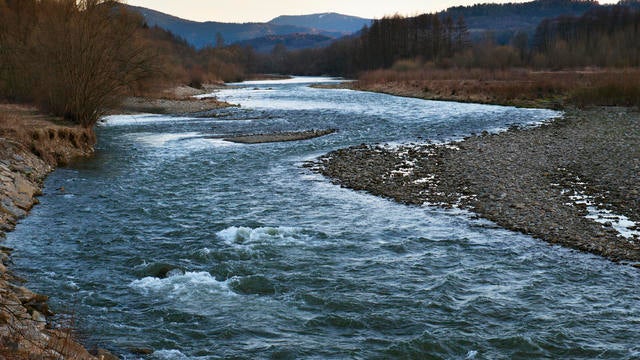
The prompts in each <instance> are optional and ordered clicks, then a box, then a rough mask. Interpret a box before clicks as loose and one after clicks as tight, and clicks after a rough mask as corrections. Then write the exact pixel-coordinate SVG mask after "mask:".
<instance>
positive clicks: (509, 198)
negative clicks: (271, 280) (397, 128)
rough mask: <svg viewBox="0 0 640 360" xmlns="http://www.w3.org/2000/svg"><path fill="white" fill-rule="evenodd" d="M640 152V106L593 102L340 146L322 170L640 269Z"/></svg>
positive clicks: (352, 184) (359, 186) (339, 179)
mask: <svg viewBox="0 0 640 360" xmlns="http://www.w3.org/2000/svg"><path fill="white" fill-rule="evenodd" d="M638 149H640V114H639V113H638V112H636V111H633V110H630V109H627V108H594V109H591V110H568V111H567V112H566V114H565V116H564V117H563V118H561V119H556V120H554V121H552V122H550V123H547V124H544V125H542V126H539V127H536V128H532V129H517V128H512V129H510V130H509V131H506V132H502V133H499V134H494V135H489V134H487V133H484V134H481V135H477V136H472V137H469V138H467V139H465V140H464V141H461V142H458V143H454V144H450V145H436V144H418V145H412V146H400V147H384V146H358V147H352V148H348V149H343V150H338V151H334V152H332V153H329V154H327V155H326V156H323V157H321V158H320V159H319V162H318V163H317V164H316V168H317V171H319V172H321V173H322V174H324V175H325V176H328V177H330V178H332V179H333V180H334V181H335V182H336V183H338V184H340V185H342V186H345V187H348V188H352V189H356V190H364V191H367V192H370V193H372V194H375V195H379V196H384V197H387V198H390V199H393V200H396V201H399V202H402V203H407V204H413V205H420V204H424V203H432V204H440V205H445V206H458V207H461V208H464V209H468V210H471V211H473V212H475V213H476V214H478V215H480V216H482V217H484V218H487V219H489V220H491V221H493V222H495V223H497V224H498V225H500V226H502V227H505V228H508V229H511V230H514V231H518V232H522V233H525V234H529V235H532V236H534V237H536V238H539V239H542V240H544V241H547V242H549V243H552V244H559V245H563V246H567V247H570V248H574V249H578V250H581V251H586V252H590V253H594V254H598V255H601V256H604V257H606V258H609V259H611V260H613V261H624V262H629V263H631V264H633V265H636V266H637V265H638V263H639V262H640V239H639V238H638V234H639V233H638V231H637V230H638V227H637V225H635V224H637V223H638V222H640V211H639V209H640V195H639V194H640V178H639V177H640V171H639V170H640V153H639V152H638ZM613 214H619V215H620V216H624V217H620V216H617V217H616V216H614V215H613ZM621 219H622V220H623V221H620V220H621ZM619 223H624V224H625V225H624V226H619ZM621 232H622V233H621Z"/></svg>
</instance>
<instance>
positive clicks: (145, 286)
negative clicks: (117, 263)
mask: <svg viewBox="0 0 640 360" xmlns="http://www.w3.org/2000/svg"><path fill="white" fill-rule="evenodd" d="M130 286H131V287H132V288H133V289H135V290H137V291H139V292H140V293H142V294H143V295H148V296H155V295H162V296H166V297H167V298H169V299H172V300H179V301H181V302H182V301H184V302H185V303H190V302H192V301H193V300H194V299H203V298H208V297H211V296H214V297H215V296H221V295H222V296H228V295H233V294H234V293H233V292H232V291H231V290H230V289H229V285H228V283H227V281H217V280H216V279H215V278H214V277H213V276H211V274H209V273H208V272H204V271H200V272H186V273H184V274H176V275H173V276H169V277H167V278H164V279H160V278H157V277H145V278H142V279H139V280H134V281H132V282H131V284H130Z"/></svg>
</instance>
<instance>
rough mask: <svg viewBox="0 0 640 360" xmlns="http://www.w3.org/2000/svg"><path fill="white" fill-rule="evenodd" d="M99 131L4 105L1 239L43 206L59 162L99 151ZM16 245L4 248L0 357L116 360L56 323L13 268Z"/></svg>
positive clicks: (0, 253) (0, 114) (0, 110)
mask: <svg viewBox="0 0 640 360" xmlns="http://www.w3.org/2000/svg"><path fill="white" fill-rule="evenodd" d="M94 143H95V134H94V133H93V130H91V129H86V128H82V127H78V126H71V125H70V124H67V123H65V122H64V121H62V120H57V119H51V118H49V117H47V116H44V115H41V114H39V113H38V112H37V110H36V109H35V108H33V107H30V106H26V105H16V104H0V210H1V211H0V237H1V238H5V237H6V233H7V232H10V231H12V230H13V229H14V228H15V226H16V225H17V223H18V222H19V221H20V220H21V219H23V218H24V217H26V216H27V215H28V213H29V211H30V210H31V208H32V207H33V206H34V205H36V204H38V199H37V196H39V195H41V194H42V188H43V184H44V180H45V178H46V177H47V175H48V174H49V173H50V172H52V171H53V170H55V168H56V167H57V166H61V165H66V164H68V163H69V162H70V161H72V160H73V159H75V158H79V157H87V156H90V155H91V154H93V145H94ZM12 251H13V249H10V248H7V247H3V246H0V355H2V356H6V357H8V358H9V359H13V358H39V359H59V358H73V359H81V360H84V359H98V358H103V359H112V358H115V357H114V356H112V355H111V354H109V353H108V352H105V351H104V350H97V352H96V356H94V355H91V354H90V353H89V352H88V351H87V349H86V348H84V347H83V346H82V345H81V344H79V343H78V342H77V341H76V340H75V339H74V336H73V330H74V329H72V328H71V329H67V328H59V329H56V328H54V327H53V326H52V324H51V322H50V319H49V317H50V316H52V315H54V314H53V313H52V312H51V311H50V310H49V307H48V304H47V300H48V297H47V296H46V295H41V294H36V293H34V292H32V291H31V290H29V289H27V288H26V287H25V286H24V283H25V282H27V280H25V279H21V278H19V277H17V276H16V275H14V274H13V272H12V271H11V270H10V269H8V267H9V268H10V262H11V258H10V255H11V252H12Z"/></svg>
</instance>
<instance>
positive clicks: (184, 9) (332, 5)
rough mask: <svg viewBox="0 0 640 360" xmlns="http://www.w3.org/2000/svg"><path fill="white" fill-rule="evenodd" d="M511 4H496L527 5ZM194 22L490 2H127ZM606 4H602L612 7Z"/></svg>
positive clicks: (372, 13) (406, 11)
mask: <svg viewBox="0 0 640 360" xmlns="http://www.w3.org/2000/svg"><path fill="white" fill-rule="evenodd" d="M526 1H530V0H510V1H495V2H526ZM124 2H126V3H128V4H129V5H136V6H142V7H146V8H150V9H154V10H158V11H161V12H164V13H167V14H171V15H174V16H177V17H181V18H183V19H189V20H195V21H221V22H266V21H269V20H271V19H273V18H274V17H276V16H279V15H306V14H315V13H323V12H337V13H341V14H347V15H355V16H360V17H364V18H372V19H373V18H378V19H379V18H381V17H383V16H385V15H393V14H395V13H398V14H400V15H417V14H423V13H432V12H435V11H440V10H444V9H446V8H448V7H451V6H458V5H473V4H477V3H485V2H492V1H491V0H272V1H269V0H232V1H231V0H124ZM613 2H617V0H605V1H600V3H613Z"/></svg>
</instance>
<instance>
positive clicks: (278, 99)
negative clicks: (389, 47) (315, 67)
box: [6, 78, 640, 359]
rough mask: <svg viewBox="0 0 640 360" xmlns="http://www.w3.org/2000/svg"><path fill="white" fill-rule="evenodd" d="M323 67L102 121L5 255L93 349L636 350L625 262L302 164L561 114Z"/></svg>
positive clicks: (635, 315)
mask: <svg viewBox="0 0 640 360" xmlns="http://www.w3.org/2000/svg"><path fill="white" fill-rule="evenodd" d="M329 81H331V80H330V79H318V78H296V79H293V80H288V81H272V82H269V81H263V82H251V83H244V84H240V85H241V86H242V87H240V88H234V89H227V90H223V91H220V92H219V93H217V96H218V97H219V98H220V99H222V100H226V101H229V102H231V103H236V104H240V105H241V107H239V108H230V109H225V110H221V111H219V112H218V115H217V116H218V117H215V118H187V117H170V116H160V115H135V116H133V115H127V116H111V117H108V118H106V119H105V121H104V122H103V123H102V124H101V125H100V126H99V128H98V130H97V131H98V137H99V144H98V146H97V152H96V156H95V157H94V158H92V159H88V160H84V161H81V162H78V163H75V164H73V165H72V166H71V167H68V168H61V169H58V170H56V171H55V172H54V173H52V174H51V175H50V176H49V177H48V178H47V180H46V184H45V190H44V195H43V196H42V197H41V198H40V201H41V204H40V205H38V206H36V207H35V208H34V210H33V211H32V213H31V214H30V215H29V217H28V218H26V219H25V220H23V221H22V223H21V224H19V226H18V227H17V229H16V231H15V232H13V233H10V234H9V235H8V239H7V241H6V244H7V246H10V247H13V248H15V249H16V250H15V252H14V254H13V261H14V265H12V268H13V269H14V270H15V271H16V272H17V273H18V274H20V275H22V276H24V277H26V278H28V279H29V283H28V286H29V287H30V288H31V289H33V290H35V291H38V292H42V293H45V294H48V295H50V296H51V301H50V303H51V306H52V307H53V309H54V310H56V312H58V313H60V314H62V315H60V316H59V318H58V321H59V322H60V323H62V324H65V323H68V322H73V323H74V325H75V327H76V328H77V329H78V333H79V335H80V336H81V339H83V340H84V342H85V343H87V344H89V347H91V346H92V345H99V346H103V347H106V348H108V349H110V350H112V351H114V352H115V353H118V354H120V355H122V356H123V357H125V358H127V359H137V358H145V359H219V358H234V359H261V358H268V359H271V358H273V359H345V358H349V359H375V358H379V359H388V358H402V359H424V358H433V359H438V358H443V359H518V358H519V359H531V358H567V359H568V358H570V359H594V358H598V359H633V358H639V357H640V292H639V291H638V289H640V272H639V271H638V269H634V268H632V267H629V266H622V265H617V264H614V263H611V262H609V261H607V260H604V259H603V258H600V257H597V256H594V255H590V254H584V253H580V252H576V251H573V250H568V249H565V248H560V247H556V246H550V245H548V244H546V243H543V242H541V241H538V240H535V239H533V238H531V237H529V236H525V235H522V234H518V233H514V232H511V231H507V230H504V229H501V228H499V227H497V226H495V225H493V224H492V223H490V222H488V221H485V220H482V219H477V218H475V217H474V216H472V215H470V214H469V213H466V212H463V211H460V210H445V209H441V208H438V207H434V206H427V205H425V206H421V207H418V206H406V205H401V204H397V203H394V202H391V201H388V200H385V199H381V198H377V197H374V196H371V195H368V194H366V193H362V192H355V191H351V190H347V189H343V188H340V187H339V186H335V185H332V184H331V182H330V181H329V180H328V179H325V178H323V177H321V176H319V175H317V174H314V173H312V172H311V171H310V170H308V169H307V168H304V167H303V166H302V164H303V163H304V162H305V161H309V160H313V159H314V158H316V157H317V156H319V155H322V154H324V153H327V152H329V151H331V150H335V149H338V148H342V147H346V146H351V145H358V144H361V143H367V144H372V143H388V144H391V145H390V146H393V145H397V144H405V143H411V142H418V141H424V140H430V141H436V142H444V141H451V140H456V139H460V138H462V137H464V136H467V135H469V134H472V133H479V132H481V131H483V130H488V131H499V130H501V129H506V128H507V127H509V126H510V125H514V124H520V125H523V124H535V123H539V122H541V121H545V120H547V119H549V118H552V117H554V116H557V115H558V114H557V113H555V112H553V111H547V110H527V109H516V108H510V107H500V106H487V105H476V104H460V103H450V102H434V101H424V100H417V99H409V98H401V97H393V96H389V95H383V94H374V93H365V92H357V91H350V90H338V89H337V90H331V89H315V88H311V87H308V83H311V82H329ZM327 128H335V129H338V132H337V133H334V134H331V135H328V136H324V137H320V138H316V139H312V140H304V141H297V142H287V143H269V144H259V145H243V144H234V143H229V142H225V141H223V140H220V139H219V138H218V137H220V136H224V135H233V134H246V133H264V132H271V131H296V130H309V129H327ZM65 314H66V315H65ZM136 349H138V350H139V349H152V350H153V353H152V354H150V355H136V354H135V353H136V352H137V351H138V350H136Z"/></svg>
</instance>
